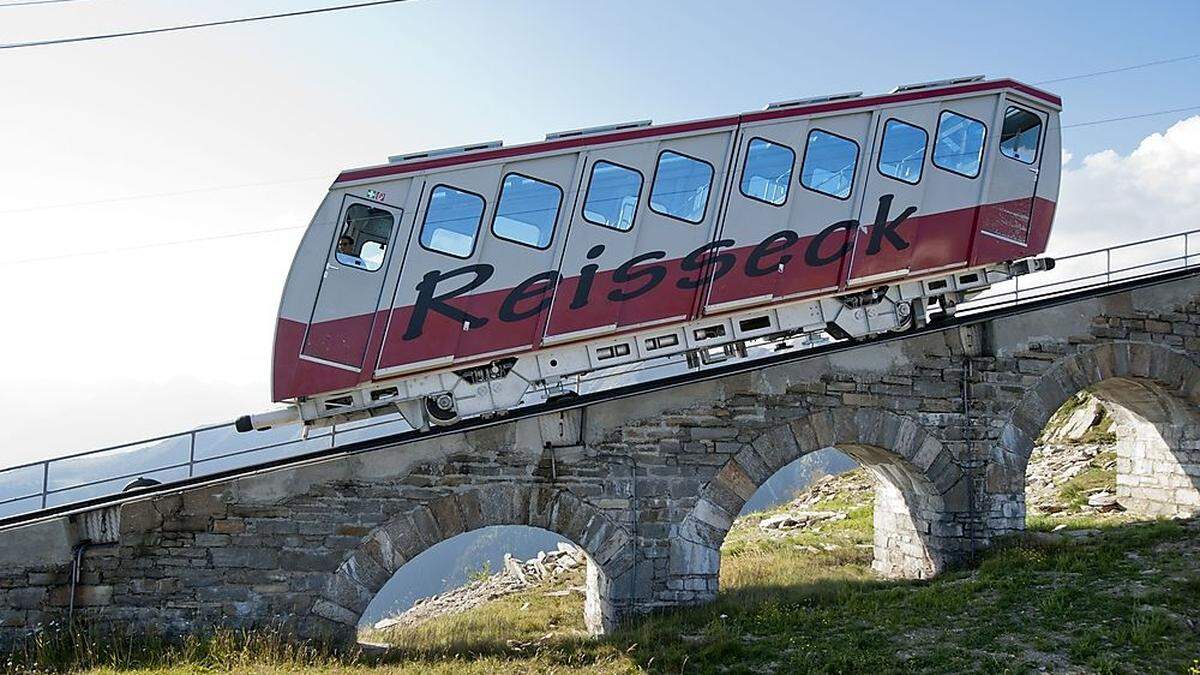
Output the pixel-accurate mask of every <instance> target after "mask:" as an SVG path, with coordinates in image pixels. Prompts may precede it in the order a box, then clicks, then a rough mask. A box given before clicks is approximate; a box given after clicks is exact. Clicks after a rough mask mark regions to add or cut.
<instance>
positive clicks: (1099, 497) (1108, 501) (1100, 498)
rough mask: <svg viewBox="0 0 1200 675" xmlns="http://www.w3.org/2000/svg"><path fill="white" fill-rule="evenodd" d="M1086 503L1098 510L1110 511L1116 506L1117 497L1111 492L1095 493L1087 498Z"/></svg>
mask: <svg viewBox="0 0 1200 675" xmlns="http://www.w3.org/2000/svg"><path fill="white" fill-rule="evenodd" d="M1087 503H1088V506H1092V507H1095V508H1098V509H1111V508H1115V507H1116V506H1117V496H1116V495H1114V494H1113V493H1111V492H1097V493H1096V494H1094V495H1092V496H1090V497H1088V500H1087Z"/></svg>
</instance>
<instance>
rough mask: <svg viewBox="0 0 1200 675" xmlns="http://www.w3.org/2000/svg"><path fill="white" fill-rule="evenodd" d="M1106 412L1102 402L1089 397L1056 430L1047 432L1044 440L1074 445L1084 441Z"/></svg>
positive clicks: (1052, 429)
mask: <svg viewBox="0 0 1200 675" xmlns="http://www.w3.org/2000/svg"><path fill="white" fill-rule="evenodd" d="M1103 415H1104V411H1103V409H1102V408H1101V407H1100V402H1099V401H1097V400H1096V399H1095V398H1094V397H1092V396H1088V397H1087V398H1086V400H1084V401H1083V402H1082V404H1080V405H1079V407H1077V408H1075V409H1074V410H1072V411H1071V414H1070V415H1068V416H1067V418H1066V419H1064V420H1062V421H1061V422H1060V423H1058V425H1057V427H1056V428H1051V429H1048V430H1047V433H1046V434H1045V436H1044V437H1043V440H1045V441H1047V442H1060V443H1063V442H1065V443H1072V442H1079V441H1081V440H1083V437H1084V436H1085V435H1086V434H1087V432H1088V431H1089V430H1091V428H1092V427H1093V426H1095V425H1096V424H1097V423H1098V422H1100V419H1101V418H1102V417H1103Z"/></svg>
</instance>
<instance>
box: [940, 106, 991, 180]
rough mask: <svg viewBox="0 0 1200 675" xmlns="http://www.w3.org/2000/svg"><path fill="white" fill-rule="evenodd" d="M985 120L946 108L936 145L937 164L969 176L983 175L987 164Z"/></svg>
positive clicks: (942, 115) (941, 118)
mask: <svg viewBox="0 0 1200 675" xmlns="http://www.w3.org/2000/svg"><path fill="white" fill-rule="evenodd" d="M986 135H987V127H985V126H983V122H980V121H979V120H973V119H971V118H970V117H963V116H962V115H959V114H958V113H952V112H950V111H949V110H945V111H943V112H942V114H941V115H939V116H938V130H937V141H936V142H934V144H933V164H934V165H935V166H938V167H941V168H943V169H945V170H947V171H953V172H954V173H957V174H959V175H962V176H966V177H967V178H974V177H976V176H978V175H979V166H980V165H981V164H982V163H983V139H984V136H986Z"/></svg>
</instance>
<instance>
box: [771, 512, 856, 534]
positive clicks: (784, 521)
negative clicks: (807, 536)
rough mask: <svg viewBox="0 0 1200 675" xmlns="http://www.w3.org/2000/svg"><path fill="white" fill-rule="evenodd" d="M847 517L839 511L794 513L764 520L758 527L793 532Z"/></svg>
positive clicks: (781, 514)
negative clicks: (822, 522)
mask: <svg viewBox="0 0 1200 675" xmlns="http://www.w3.org/2000/svg"><path fill="white" fill-rule="evenodd" d="M845 517H846V514H844V513H841V512H838V511H793V512H790V513H780V514H777V515H774V516H770V517H768V518H763V519H762V520H760V521H759V522H758V526H759V527H760V528H762V529H764V530H792V529H796V528H800V527H808V526H809V525H812V524H814V523H818V522H821V521H822V520H841V519H842V518H845Z"/></svg>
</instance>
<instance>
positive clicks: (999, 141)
mask: <svg viewBox="0 0 1200 675" xmlns="http://www.w3.org/2000/svg"><path fill="white" fill-rule="evenodd" d="M1002 107H1003V108H1004V112H1003V115H1002V116H1001V117H1000V120H999V126H1000V133H999V135H998V136H997V138H996V140H995V141H993V142H992V143H991V144H990V145H991V146H992V151H993V154H992V156H991V160H990V161H991V175H990V178H989V180H988V198H987V200H986V204H985V205H984V206H983V207H982V208H981V211H980V224H979V229H980V232H981V233H982V234H984V235H986V236H991V237H997V238H999V239H1002V240H1004V241H1007V242H1009V243H1012V244H1020V245H1025V244H1027V243H1029V230H1030V220H1031V217H1032V215H1033V208H1034V194H1035V193H1036V192H1037V184H1038V177H1039V169H1040V165H1041V161H1042V154H1043V153H1040V152H1039V146H1040V145H1041V140H1042V135H1043V130H1044V129H1045V128H1046V124H1045V120H1046V115H1045V113H1041V112H1037V111H1035V110H1034V109H1032V108H1027V107H1025V106H1022V105H1019V104H1017V103H1012V102H1003V103H1002ZM997 150H998V152H997Z"/></svg>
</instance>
